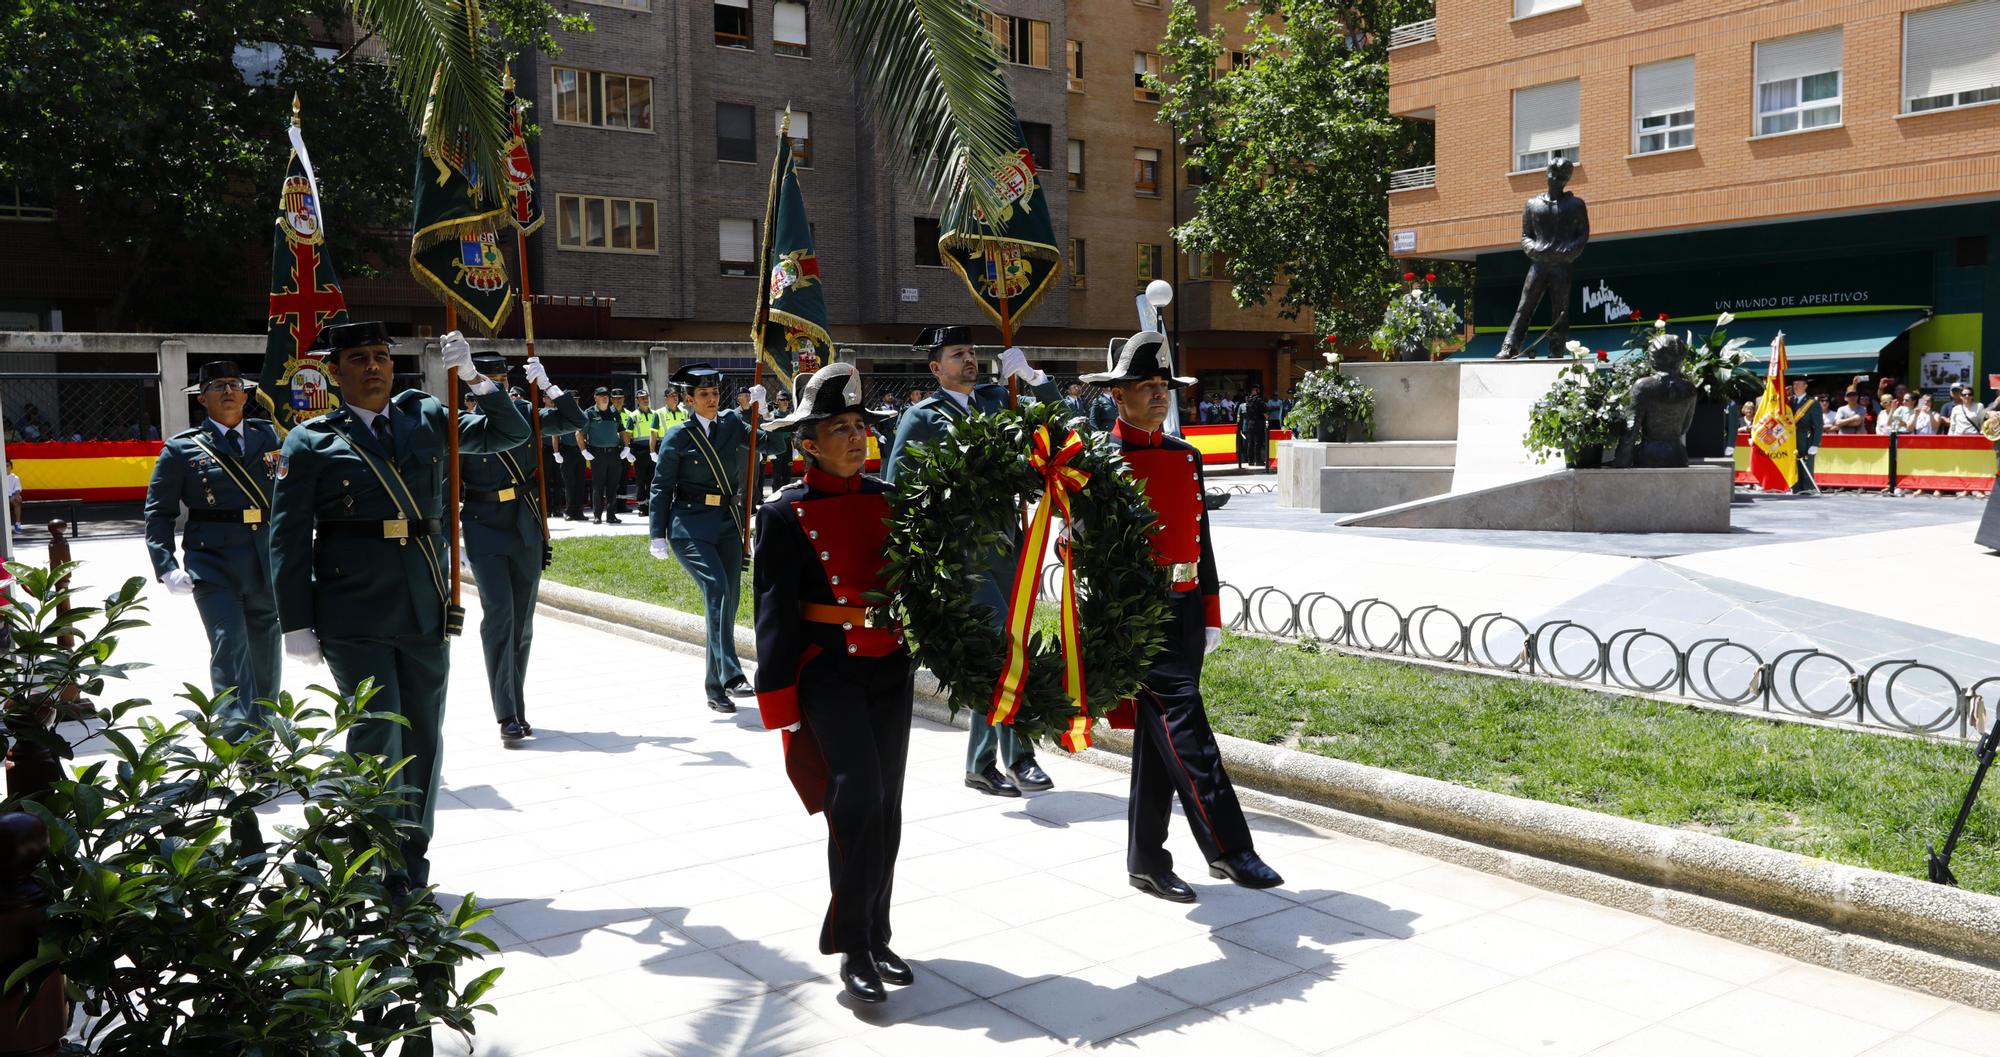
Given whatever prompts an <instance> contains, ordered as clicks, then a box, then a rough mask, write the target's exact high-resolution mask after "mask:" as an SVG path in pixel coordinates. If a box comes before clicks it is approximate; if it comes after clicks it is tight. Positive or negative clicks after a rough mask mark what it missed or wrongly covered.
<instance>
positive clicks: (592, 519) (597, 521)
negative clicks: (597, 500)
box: [590, 514, 604, 525]
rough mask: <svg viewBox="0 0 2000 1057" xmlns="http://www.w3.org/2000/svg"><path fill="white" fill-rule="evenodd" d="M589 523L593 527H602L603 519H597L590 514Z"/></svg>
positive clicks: (594, 515)
mask: <svg viewBox="0 0 2000 1057" xmlns="http://www.w3.org/2000/svg"><path fill="white" fill-rule="evenodd" d="M590 523H591V524H593V525H602V524H604V519H603V518H601V517H598V516H597V515H596V514H592V515H590Z"/></svg>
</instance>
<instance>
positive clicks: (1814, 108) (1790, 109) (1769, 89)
mask: <svg viewBox="0 0 2000 1057" xmlns="http://www.w3.org/2000/svg"><path fill="white" fill-rule="evenodd" d="M1840 55H1841V39H1840V27H1838V26H1835V27H1834V28H1832V29H1823V30H1820V31H1819V32H1817V33H1801V34H1799V35H1798V36H1796V37H1784V38H1781V39H1779V40H1763V41H1758V42H1757V135H1759V136H1775V135H1778V134H1779V133H1782V132H1798V131H1801V130H1803V129H1812V128H1825V127H1826V126H1828V125H1838V124H1840Z"/></svg>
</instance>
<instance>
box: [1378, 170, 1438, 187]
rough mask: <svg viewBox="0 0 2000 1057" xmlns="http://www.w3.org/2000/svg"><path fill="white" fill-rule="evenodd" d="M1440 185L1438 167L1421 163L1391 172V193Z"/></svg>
mask: <svg viewBox="0 0 2000 1057" xmlns="http://www.w3.org/2000/svg"><path fill="white" fill-rule="evenodd" d="M1437 185H1438V167H1437V166H1436V165H1419V166H1417V167H1416V168H1414V169H1397V170H1396V171H1395V172H1392V173H1390V174H1389V193H1390V194H1394V193H1396V192H1397V191H1421V190H1423V189H1424V188H1427V187H1436V186H1437Z"/></svg>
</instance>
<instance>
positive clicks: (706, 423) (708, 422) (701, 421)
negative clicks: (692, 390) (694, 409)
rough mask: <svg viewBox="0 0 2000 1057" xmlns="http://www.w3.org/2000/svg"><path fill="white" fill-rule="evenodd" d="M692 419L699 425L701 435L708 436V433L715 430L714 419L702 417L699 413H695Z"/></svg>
mask: <svg viewBox="0 0 2000 1057" xmlns="http://www.w3.org/2000/svg"><path fill="white" fill-rule="evenodd" d="M694 421H695V425H698V426H700V427H701V435H702V436H704V437H706V436H708V435H710V434H712V433H714V432H715V420H714V419H712V418H703V417H701V416H700V415H695V416H694Z"/></svg>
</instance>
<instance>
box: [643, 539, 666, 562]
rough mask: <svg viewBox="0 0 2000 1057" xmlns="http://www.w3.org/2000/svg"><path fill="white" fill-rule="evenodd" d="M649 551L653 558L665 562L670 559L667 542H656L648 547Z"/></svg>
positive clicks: (659, 540)
mask: <svg viewBox="0 0 2000 1057" xmlns="http://www.w3.org/2000/svg"><path fill="white" fill-rule="evenodd" d="M648 549H649V550H650V551H651V552H652V554H653V557H655V558H658V559H660V560H662V561H665V560H666V559H667V558H668V557H669V555H668V553H667V541H666V540H663V539H658V540H654V541H653V542H652V543H651V544H649V545H648Z"/></svg>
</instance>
